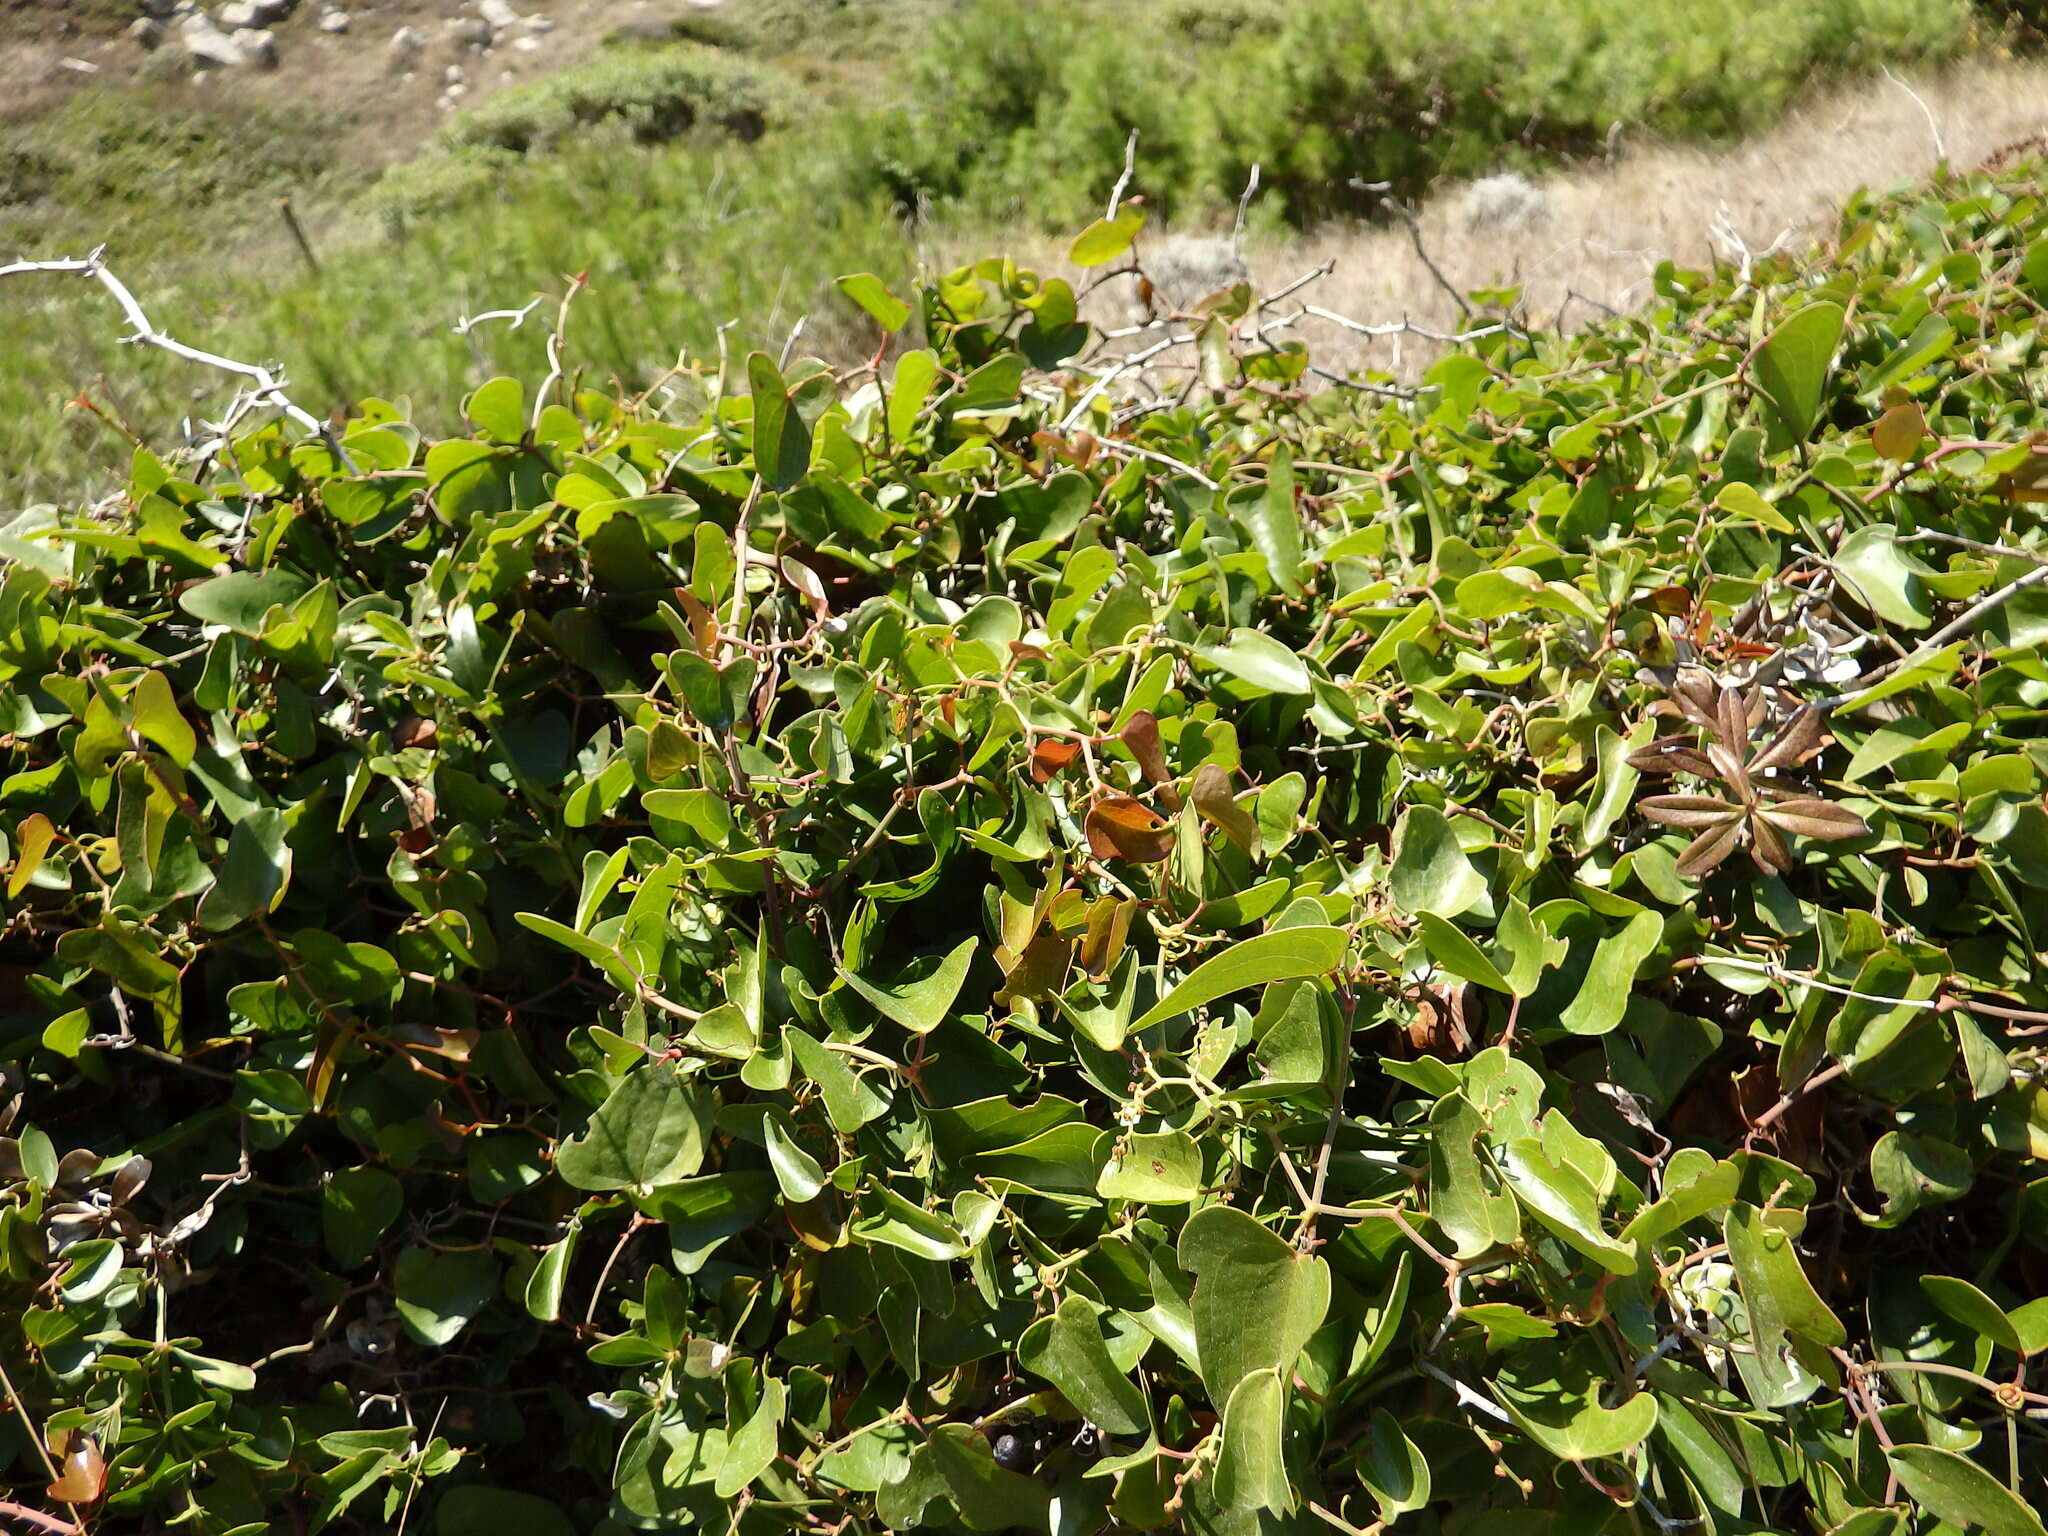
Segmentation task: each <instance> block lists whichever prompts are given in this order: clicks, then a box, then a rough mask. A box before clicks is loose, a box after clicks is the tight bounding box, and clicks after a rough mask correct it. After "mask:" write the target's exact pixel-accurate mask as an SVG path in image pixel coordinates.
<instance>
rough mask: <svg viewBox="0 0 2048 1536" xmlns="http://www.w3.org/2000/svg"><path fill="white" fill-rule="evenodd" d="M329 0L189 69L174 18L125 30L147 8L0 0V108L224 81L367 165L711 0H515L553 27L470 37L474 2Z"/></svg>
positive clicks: (37, 108) (657, 32)
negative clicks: (216, 62) (465, 32)
mask: <svg viewBox="0 0 2048 1536" xmlns="http://www.w3.org/2000/svg"><path fill="white" fill-rule="evenodd" d="M330 3H334V4H336V5H337V8H339V9H341V10H345V11H346V12H347V13H348V15H349V18H350V24H349V30H348V31H347V32H345V33H340V34H333V35H330V34H328V33H324V32H322V31H321V30H320V27H319V18H320V13H321V10H322V4H321V0H300V4H299V5H298V7H297V8H296V9H295V10H294V11H293V12H292V14H291V15H290V16H288V17H287V18H285V20H283V21H281V22H279V23H277V24H276V25H275V26H274V27H273V28H272V29H271V30H272V32H273V34H274V35H275V36H276V39H277V44H278V63H277V67H276V68H275V69H270V70H261V69H256V68H251V67H244V68H238V69H230V70H219V69H212V70H204V71H195V70H194V69H193V68H192V67H191V65H190V64H189V63H188V61H187V60H186V58H185V54H184V49H183V47H182V45H181V43H180V41H179V38H178V36H177V23H176V22H175V21H173V22H168V23H166V32H167V35H166V36H165V38H164V41H163V42H162V44H161V45H160V46H158V47H157V48H156V49H155V50H153V51H152V50H149V49H145V48H143V47H141V46H139V45H138V44H137V43H135V42H134V41H132V40H131V39H130V38H129V37H128V36H127V35H126V29H127V28H128V26H129V24H130V23H131V22H133V21H134V20H135V18H136V17H138V16H140V15H143V14H144V12H143V10H142V8H141V6H140V5H139V4H137V3H135V0H0V115H5V116H8V117H17V118H18V117H23V116H32V115H40V114H42V113H44V112H48V111H50V110H53V109H54V108H56V107H57V106H59V105H61V104H62V102H63V101H64V100H65V98H66V97H68V96H70V95H71V94H73V93H74V92H77V91H79V90H83V89H88V88H92V87H113V88H116V89H119V88H122V87H125V86H132V85H138V84H144V83H147V84H150V85H152V86H153V87H155V88H156V89H159V90H164V89H168V90H170V91H171V92H173V93H174V94H178V93H190V95H191V97H192V99H193V100H195V101H206V102H210V103H214V104H217V103H218V102H219V100H220V98H221V96H222V95H223V94H228V93H231V94H232V96H233V97H234V99H235V100H237V101H244V102H248V103H250V104H251V105H252V106H262V107H269V108H273V109H283V110H286V111H291V112H297V113H303V114H305V115H307V116H309V117H311V118H312V119H314V120H315V121H316V122H317V124H318V125H319V131H321V132H323V133H325V134H328V135H331V139H332V148H333V149H334V151H335V159H336V161H337V162H338V163H342V164H354V165H359V166H363V167H366V168H370V169H375V168H380V167H382V166H385V165H389V164H391V163H393V162H395V161H398V160H403V159H406V158H408V157H409V156H411V155H412V154H413V153H414V152H416V151H417V150H418V148H419V146H420V144H421V142H422V141H423V140H424V139H425V138H426V136H427V135H428V134H429V133H431V132H432V131H433V129H434V127H435V125H436V124H437V123H439V122H440V121H441V120H442V119H443V118H445V117H446V116H447V115H448V113H449V112H451V111H453V110H455V109H456V108H458V107H464V106H473V105H475V104H476V103H477V102H479V101H482V100H484V99H486V98H487V97H489V96H490V95H492V94H493V93H495V92H497V91H500V90H503V89H504V88H505V87H507V86H510V85H516V84H520V83H522V82H525V81H530V80H534V79H538V78H540V77H542V76H544V75H547V74H551V73H554V72H555V71H557V70H560V69H563V68H565V67H566V66H568V65H570V64H573V63H574V62H576V61H577V60H578V59H580V58H581V57H582V56H583V55H585V54H586V53H588V52H589V51H590V50H591V49H593V48H595V47H596V46H597V45H598V44H599V43H601V42H603V41H604V40H605V39H606V38H608V37H611V36H614V35H616V34H618V33H621V32H641V33H645V34H646V35H648V36H661V35H664V34H665V33H666V32H667V30H668V24H669V22H670V21H671V20H672V19H673V18H675V17H678V16H682V15H688V14H692V13H696V12H701V11H702V10H704V9H707V8H711V7H707V6H705V5H703V4H699V3H697V0H515V8H516V9H517V10H518V11H519V12H520V13H521V14H522V15H528V16H532V15H537V16H542V17H545V18H546V19H547V21H548V22H551V23H552V26H551V27H549V28H547V29H546V30H540V29H530V28H527V27H524V26H520V27H513V28H509V29H507V30H506V31H505V32H503V33H501V34H500V35H499V37H498V39H497V41H496V42H495V44H494V45H493V46H492V47H490V48H488V49H479V48H477V47H475V46H474V45H472V44H470V43H468V42H465V41H464V40H463V37H462V35H461V34H460V32H459V31H458V30H457V27H458V25H459V24H460V23H461V22H463V21H464V20H468V19H473V18H475V17H476V15H477V11H476V7H475V5H474V3H473V0H330ZM212 8H214V7H213V6H212V5H211V4H209V9H212ZM401 27H414V28H417V29H418V30H419V31H420V32H422V33H424V34H425V36H426V43H425V46H424V48H423V49H422V50H420V52H419V53H418V54H417V56H416V57H410V56H409V65H408V66H407V67H400V63H399V58H400V56H399V55H398V54H396V53H395V52H394V50H393V48H392V46H391V41H392V37H393V35H394V34H395V33H396V32H398V30H399V29H400V28H401ZM451 68H453V69H456V70H459V71H460V84H461V86H462V89H461V90H460V91H459V92H457V93H454V94H452V95H451V94H450V93H449V90H448V86H449V83H450V76H449V73H448V71H449V70H450V69H451Z"/></svg>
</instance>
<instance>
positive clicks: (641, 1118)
mask: <svg viewBox="0 0 2048 1536" xmlns="http://www.w3.org/2000/svg"><path fill="white" fill-rule="evenodd" d="M704 1120H705V1117H704V1113H703V1110H702V1108H701V1107H700V1105H699V1103H698V1100H697V1096H696V1093H695V1091H694V1090H693V1089H691V1088H690V1087H689V1086H688V1085H686V1084H685V1083H684V1082H683V1081H682V1079H681V1078H680V1077H678V1076H677V1075H676V1070H675V1068H674V1067H672V1066H669V1065H667V1064H666V1063H663V1062H656V1063H653V1064H651V1065H648V1066H644V1067H641V1068H639V1069H638V1070H637V1071H633V1072H629V1073H627V1074H626V1076H625V1077H624V1078H623V1079H621V1080H620V1082H619V1084H618V1086H617V1087H615V1088H613V1089H612V1091H611V1094H610V1095H609V1096H608V1097H607V1098H606V1099H605V1101H604V1103H603V1104H602V1105H600V1106H599V1108H598V1111H597V1113H596V1114H594V1115H592V1116H591V1117H590V1126H589V1128H588V1129H587V1130H585V1131H584V1133H583V1134H582V1135H581V1136H578V1137H576V1138H575V1139H574V1140H572V1141H566V1142H564V1143H562V1146H561V1148H560V1149H559V1150H558V1151H557V1152H556V1153H555V1172H557V1173H559V1174H560V1175H561V1176H562V1178H563V1179H564V1180H566V1181H567V1182H568V1184H569V1185H570V1186H571V1187H572V1188H574V1189H588V1190H608V1189H629V1188H630V1189H638V1190H642V1191H645V1190H649V1189H652V1188H653V1187H654V1186H655V1185H657V1184H668V1183H673V1182H674V1181H675V1180H677V1179H686V1178H688V1177H689V1176H690V1175H692V1174H693V1173H695V1172H696V1171H697V1170H698V1169H699V1168H701V1167H702V1166H703V1165H704V1132H705V1125H704Z"/></svg>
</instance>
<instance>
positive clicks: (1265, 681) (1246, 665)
mask: <svg viewBox="0 0 2048 1536" xmlns="http://www.w3.org/2000/svg"><path fill="white" fill-rule="evenodd" d="M1195 655H1196V656H1197V657H1199V658H1200V659H1201V660H1203V661H1206V662H1207V663H1208V664H1209V665H1210V666H1212V667H1220V668H1222V670H1224V671H1225V672H1228V673H1229V674H1230V675H1231V676H1232V677H1235V678H1237V679H1239V680H1240V681H1242V682H1246V683H1249V684H1251V685H1252V687H1254V688H1263V689H1265V690H1266V692H1268V693H1307V692H1308V691H1309V688H1310V686H1311V681H1312V680H1311V678H1310V677H1309V671H1308V666H1307V664H1306V663H1305V662H1303V661H1302V659H1301V657H1300V656H1299V655H1297V654H1296V653H1295V652H1293V651H1290V650H1289V649H1288V648H1287V647H1286V646H1284V645H1282V644H1281V643H1280V642H1279V641H1278V640H1275V639H1274V638H1273V637H1272V636H1271V635H1268V634H1265V633H1263V632H1262V631H1260V630H1256V629H1233V630H1232V631H1231V632H1230V638H1229V639H1228V640H1227V641H1226V642H1224V643H1223V644H1221V645H1198V646H1196V647H1195Z"/></svg>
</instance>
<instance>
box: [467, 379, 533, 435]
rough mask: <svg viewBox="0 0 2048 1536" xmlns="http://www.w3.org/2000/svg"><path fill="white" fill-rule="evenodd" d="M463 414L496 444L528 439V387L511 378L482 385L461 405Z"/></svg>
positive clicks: (492, 380)
mask: <svg viewBox="0 0 2048 1536" xmlns="http://www.w3.org/2000/svg"><path fill="white" fill-rule="evenodd" d="M462 414H463V415H465V416H467V417H468V418H469V419H470V420H471V421H473V422H475V423H476V424H477V426H478V427H479V428H481V429H482V431H483V434H484V436H485V437H487V438H489V439H490V440H491V441H492V442H494V443H517V442H521V441H523V440H524V439H525V437H526V386H525V385H524V384H521V383H520V382H519V381H518V380H517V379H510V378H496V379H491V380H489V381H487V382H486V383H483V384H479V385H478V386H477V387H476V389H475V390H474V391H472V392H471V394H470V397H469V398H468V399H467V400H465V401H463V402H462Z"/></svg>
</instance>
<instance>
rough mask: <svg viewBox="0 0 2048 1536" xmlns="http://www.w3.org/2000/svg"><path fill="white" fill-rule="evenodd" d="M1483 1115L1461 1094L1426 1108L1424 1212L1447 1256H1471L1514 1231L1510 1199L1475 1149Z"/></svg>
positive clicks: (1517, 1220) (1516, 1223)
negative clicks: (1446, 1244)
mask: <svg viewBox="0 0 2048 1536" xmlns="http://www.w3.org/2000/svg"><path fill="white" fill-rule="evenodd" d="M1486 1130H1487V1125H1486V1117H1485V1116H1484V1115H1482V1114H1481V1113H1480V1112H1479V1109H1478V1107H1477V1106H1476V1105H1474V1104H1473V1102H1472V1101H1471V1100H1470V1099H1468V1098H1466V1097H1465V1095H1464V1094H1463V1093H1447V1094H1445V1095H1444V1096H1443V1097H1442V1098H1440V1099H1438V1100H1437V1101H1436V1105H1435V1107H1434V1108H1433V1109H1431V1110H1430V1112H1429V1132H1430V1134H1429V1215H1430V1219H1431V1220H1432V1221H1434V1222H1435V1223H1436V1224H1437V1226H1438V1227H1440V1228H1441V1229H1442V1230H1443V1233H1444V1235H1445V1236H1446V1237H1448V1238H1449V1239H1450V1240H1451V1243H1452V1252H1453V1255H1454V1256H1455V1257H1457V1258H1460V1259H1471V1258H1477V1257H1478V1256H1479V1255H1480V1254H1482V1253H1485V1252H1487V1251H1488V1250H1489V1249H1492V1248H1495V1247H1497V1246H1499V1245H1500V1244H1502V1243H1511V1242H1513V1241H1514V1240H1515V1238H1516V1237H1517V1236H1518V1235H1520V1233H1521V1230H1522V1221H1521V1216H1520V1214H1519V1211H1518V1208H1517V1206H1516V1203H1515V1197H1514V1196H1513V1195H1512V1194H1511V1193H1509V1192H1508V1191H1507V1190H1506V1189H1505V1188H1503V1187H1502V1185H1501V1177H1500V1175H1499V1173H1497V1172H1496V1171H1495V1169H1494V1167H1493V1164H1492V1162H1491V1160H1490V1159H1488V1158H1486V1157H1484V1156H1482V1155H1481V1153H1480V1152H1479V1150H1478V1145H1479V1141H1480V1138H1481V1137H1483V1136H1484V1135H1485V1134H1486Z"/></svg>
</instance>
